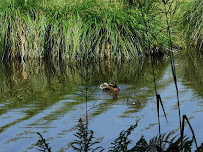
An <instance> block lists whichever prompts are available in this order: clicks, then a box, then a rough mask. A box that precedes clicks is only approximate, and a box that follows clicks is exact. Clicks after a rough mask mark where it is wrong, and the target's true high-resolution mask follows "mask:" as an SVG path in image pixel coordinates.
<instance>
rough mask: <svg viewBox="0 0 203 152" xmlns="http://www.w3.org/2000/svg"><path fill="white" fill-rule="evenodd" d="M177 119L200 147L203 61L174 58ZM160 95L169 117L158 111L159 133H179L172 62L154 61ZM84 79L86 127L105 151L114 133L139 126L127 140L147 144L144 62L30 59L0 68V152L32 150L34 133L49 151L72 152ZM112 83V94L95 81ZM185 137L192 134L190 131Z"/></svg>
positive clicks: (153, 125) (149, 89) (149, 108)
mask: <svg viewBox="0 0 203 152" xmlns="http://www.w3.org/2000/svg"><path fill="white" fill-rule="evenodd" d="M175 61H176V72H177V78H178V88H179V93H180V104H181V114H186V115H187V117H188V118H189V120H190V122H191V124H192V127H193V129H194V132H195V134H196V137H197V142H198V144H200V143H202V142H203V127H202V126H203V121H202V114H203V87H202V86H203V68H202V67H203V62H202V58H200V57H198V56H196V55H193V56H189V55H180V54H179V55H176V56H175ZM155 74H156V80H157V88H158V93H160V95H161V97H162V100H163V104H164V107H165V111H166V113H167V117H168V124H167V123H166V121H165V119H164V116H163V113H162V112H161V130H162V132H169V131H171V130H174V132H175V134H178V133H179V131H177V130H178V128H179V120H178V110H177V102H176V101H177V100H176V91H175V86H174V83H173V78H172V73H171V67H170V63H169V61H167V60H164V61H157V62H156V64H155ZM83 77H84V78H86V79H87V80H88V83H87V85H88V88H89V89H88V116H89V129H92V130H94V131H95V137H101V138H102V139H103V141H102V143H101V146H103V147H104V148H105V151H107V150H108V147H109V146H110V143H111V142H113V141H114V139H115V138H116V137H118V136H119V133H120V132H121V131H122V130H124V129H127V128H128V127H129V126H130V125H133V124H135V123H136V121H138V127H137V128H136V129H135V131H134V133H133V134H132V136H131V138H132V139H133V140H134V141H135V142H136V141H138V140H139V139H140V137H141V135H144V137H145V138H146V139H147V140H149V139H150V138H152V137H154V136H156V135H157V134H158V125H157V113H156V99H155V93H154V82H153V75H152V69H151V65H150V64H149V63H148V61H147V60H146V61H136V62H133V61H131V62H126V63H125V62H124V63H119V62H117V63H108V62H101V63H89V64H85V63H84V64H80V65H78V64H75V63H72V64H66V63H53V62H37V61H29V62H26V64H19V63H17V62H12V63H0V151H2V152H12V151H15V152H18V151H19V152H22V151H37V150H36V146H35V144H36V143H37V140H38V139H39V136H38V135H37V134H36V132H40V133H41V134H42V135H43V136H44V138H46V139H47V141H48V142H49V143H50V146H51V147H52V151H60V150H61V151H72V149H71V148H69V143H70V142H72V141H73V140H74V139H76V138H75V137H74V135H73V133H75V132H76V125H77V123H78V120H79V118H82V119H83V120H85V113H86V109H85V107H86V106H85V99H84V97H83V96H82V95H81V92H83V91H84V88H85V87H84V84H85V81H84V79H83ZM112 79H115V80H117V82H118V85H119V86H120V88H121V90H120V92H119V93H118V94H115V93H107V92H103V91H102V90H101V89H100V88H99V84H100V83H103V82H110V81H111V80H112ZM185 133H186V134H187V135H188V136H189V137H191V133H190V130H189V128H188V126H186V128H185Z"/></svg>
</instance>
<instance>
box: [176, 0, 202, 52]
mask: <svg viewBox="0 0 203 152" xmlns="http://www.w3.org/2000/svg"><path fill="white" fill-rule="evenodd" d="M181 10H182V12H184V13H183V15H182V16H181V14H179V15H180V16H181V18H180V21H181V22H180V27H181V28H182V31H183V32H184V33H185V39H186V44H187V47H188V48H194V47H195V48H196V49H197V50H199V51H200V52H201V53H202V50H203V34H202V33H203V22H202V20H203V2H202V0H194V1H191V2H190V3H189V4H185V5H183V7H182V8H181Z"/></svg>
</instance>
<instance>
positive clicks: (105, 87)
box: [100, 80, 120, 92]
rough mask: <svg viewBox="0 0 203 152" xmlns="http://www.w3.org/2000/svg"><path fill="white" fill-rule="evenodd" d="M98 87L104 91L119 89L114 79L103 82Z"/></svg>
mask: <svg viewBox="0 0 203 152" xmlns="http://www.w3.org/2000/svg"><path fill="white" fill-rule="evenodd" d="M100 88H101V89H102V90H104V91H112V92H117V91H119V90H120V87H119V86H118V85H117V84H116V81H115V80H113V81H111V83H106V82H104V83H103V84H101V85H100Z"/></svg>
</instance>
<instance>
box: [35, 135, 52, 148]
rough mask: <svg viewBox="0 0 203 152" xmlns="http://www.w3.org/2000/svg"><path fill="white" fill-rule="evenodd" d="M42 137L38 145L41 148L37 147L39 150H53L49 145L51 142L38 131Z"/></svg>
mask: <svg viewBox="0 0 203 152" xmlns="http://www.w3.org/2000/svg"><path fill="white" fill-rule="evenodd" d="M37 134H38V135H39V136H40V138H41V139H39V140H38V141H37V144H36V145H37V146H38V147H39V148H37V149H38V150H39V151H43V152H51V147H49V143H47V142H46V139H44V138H43V136H42V135H41V134H40V133H39V132H38V133H37Z"/></svg>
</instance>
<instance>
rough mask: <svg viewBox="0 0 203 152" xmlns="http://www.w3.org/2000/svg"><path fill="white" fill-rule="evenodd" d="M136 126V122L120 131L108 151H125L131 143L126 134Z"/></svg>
mask: <svg viewBox="0 0 203 152" xmlns="http://www.w3.org/2000/svg"><path fill="white" fill-rule="evenodd" d="M135 127H137V124H135V125H132V126H130V127H129V128H128V129H127V130H126V131H124V130H123V131H121V133H120V136H119V137H118V138H117V139H115V140H114V143H111V144H112V145H113V146H112V147H110V148H109V149H110V150H109V151H110V152H118V151H119V152H125V151H128V150H127V149H128V145H129V144H130V143H131V140H129V139H128V136H129V135H130V134H131V132H132V131H133V130H134V129H135Z"/></svg>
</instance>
